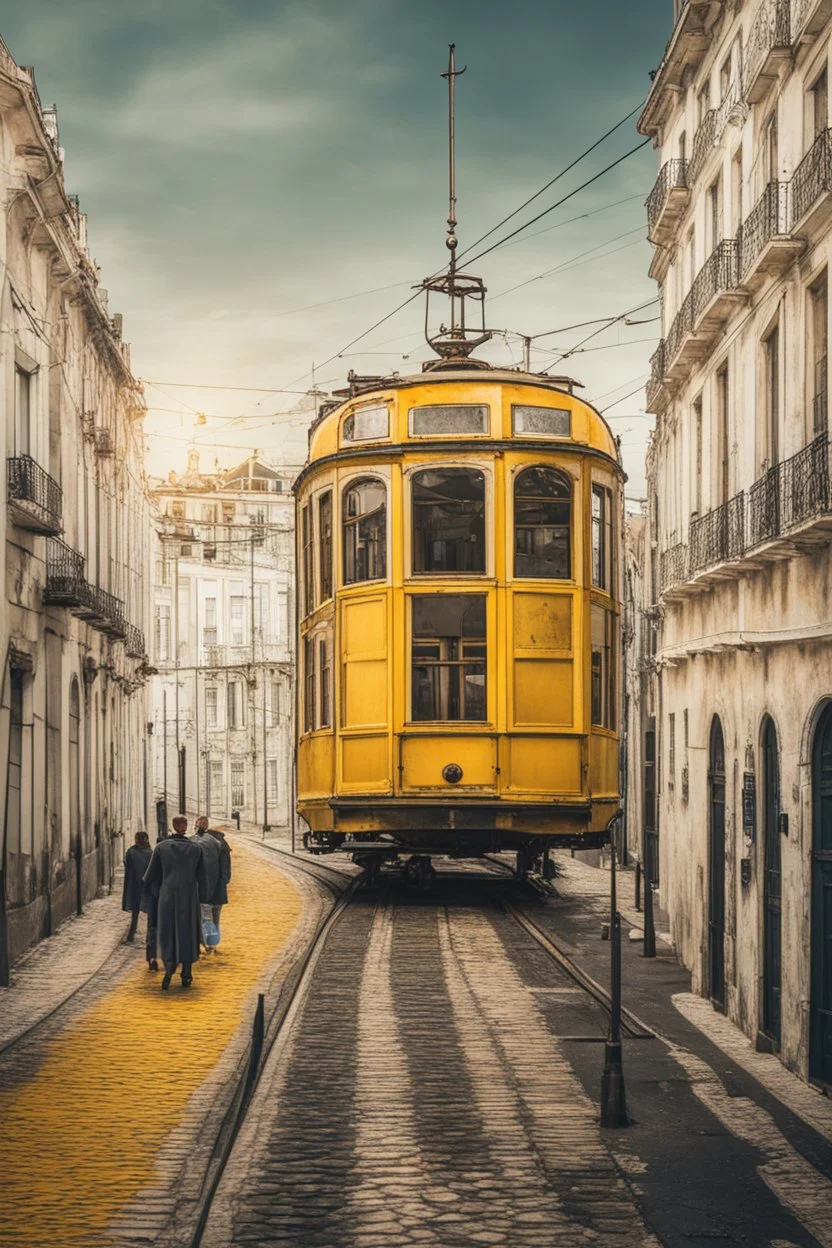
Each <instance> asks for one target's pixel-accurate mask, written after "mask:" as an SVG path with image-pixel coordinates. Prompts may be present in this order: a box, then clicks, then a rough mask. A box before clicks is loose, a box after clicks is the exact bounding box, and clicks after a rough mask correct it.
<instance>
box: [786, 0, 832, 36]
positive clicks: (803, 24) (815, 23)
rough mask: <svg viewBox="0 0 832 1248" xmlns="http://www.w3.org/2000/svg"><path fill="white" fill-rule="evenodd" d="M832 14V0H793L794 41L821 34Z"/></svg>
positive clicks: (792, 27) (792, 24) (792, 23)
mask: <svg viewBox="0 0 832 1248" xmlns="http://www.w3.org/2000/svg"><path fill="white" fill-rule="evenodd" d="M830 16H832V0H792V15H791V35H792V43H794V44H797V43H800V42H802V41H803V40H809V39H812V38H813V37H814V36H815V35H818V34H820V32H821V31H822V30H823V28H824V26H825V25H826V23H827V21H828V20H829V18H830Z"/></svg>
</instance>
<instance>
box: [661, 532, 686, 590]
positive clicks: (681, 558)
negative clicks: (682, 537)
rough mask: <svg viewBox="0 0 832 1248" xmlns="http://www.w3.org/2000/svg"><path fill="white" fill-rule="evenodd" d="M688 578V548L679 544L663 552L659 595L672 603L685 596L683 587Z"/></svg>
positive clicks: (681, 543)
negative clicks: (673, 600)
mask: <svg viewBox="0 0 832 1248" xmlns="http://www.w3.org/2000/svg"><path fill="white" fill-rule="evenodd" d="M687 576H688V548H687V546H686V545H685V544H684V542H677V543H676V544H675V546H670V547H669V548H668V549H667V550H663V551H662V553H661V556H660V558H659V593H660V595H661V597H662V598H665V599H667V600H668V601H671V600H672V599H674V598H681V597H683V596H684V592H683V586H684V584H685V582H686V581H687Z"/></svg>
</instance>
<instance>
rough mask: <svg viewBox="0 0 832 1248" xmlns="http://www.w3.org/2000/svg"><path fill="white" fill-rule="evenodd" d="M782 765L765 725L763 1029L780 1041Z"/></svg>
mask: <svg viewBox="0 0 832 1248" xmlns="http://www.w3.org/2000/svg"><path fill="white" fill-rule="evenodd" d="M779 824H780V767H779V763H778V760H777V729H776V728H775V727H774V721H773V720H771V719H767V720H766V722H765V727H764V729H763V850H764V855H765V866H764V879H763V1031H764V1032H765V1034H766V1035H767V1036H769V1037H770V1038H771V1039H772V1040H773V1041H774V1042H775V1043H776V1044H777V1045H779V1044H780V980H781V956H780V950H781V945H780V922H781V920H780V911H781V873H780V826H779Z"/></svg>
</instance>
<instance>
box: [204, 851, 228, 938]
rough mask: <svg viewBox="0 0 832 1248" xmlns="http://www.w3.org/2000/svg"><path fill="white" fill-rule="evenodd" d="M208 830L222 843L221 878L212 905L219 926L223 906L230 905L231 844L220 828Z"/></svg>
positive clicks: (212, 911) (212, 913) (212, 915)
mask: <svg viewBox="0 0 832 1248" xmlns="http://www.w3.org/2000/svg"><path fill="white" fill-rule="evenodd" d="M208 831H209V832H210V834H211V836H213V837H214V838H215V839H216V840H218V841H219V843H220V880H219V884H218V885H217V891H216V893H215V894H214V900H213V903H212V905H211V917H212V918H213V920H214V922H215V923H216V925H217V927H219V925H220V915H221V914H222V908H223V906H227V905H228V885H229V884H230V883H231V846H230V845H229V844H228V841H227V840H226V839H225V833H224V832H223V831H222V830H221V829H220V828H209V829H208Z"/></svg>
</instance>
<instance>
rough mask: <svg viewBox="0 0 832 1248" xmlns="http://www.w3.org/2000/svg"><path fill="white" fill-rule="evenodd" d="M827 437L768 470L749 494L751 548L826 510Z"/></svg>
mask: <svg viewBox="0 0 832 1248" xmlns="http://www.w3.org/2000/svg"><path fill="white" fill-rule="evenodd" d="M829 505H830V480H829V435H828V434H827V433H822V434H820V436H819V437H816V438H815V439H814V440H813V441H812V442H810V443H809V445H808V446H804V447H803V448H802V450H799V451H798V452H797V454H796V455H792V456H791V458H790V459H786V460H783V462H782V463H780V464H775V466H774V467H773V468H769V469H768V471H767V472H765V473H764V474H763V476H762V477H760V479H759V480H758V481H755V483H754V485H753V486H752V487H751V489H750V491H749V514H748V546H749V549H753V548H755V547H757V546H761V545H762V544H763V543H765V542H771V541H774V540H775V539H776V538H778V537H781V536H783V535H784V534H787V533H790V532H792V531H793V530H794V529H795V528H797V527H799V526H800V525H803V524H806V523H807V522H808V521H810V520H812V519H813V518H815V517H816V516H821V515H824V514H825V513H826V512H828V511H829Z"/></svg>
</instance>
